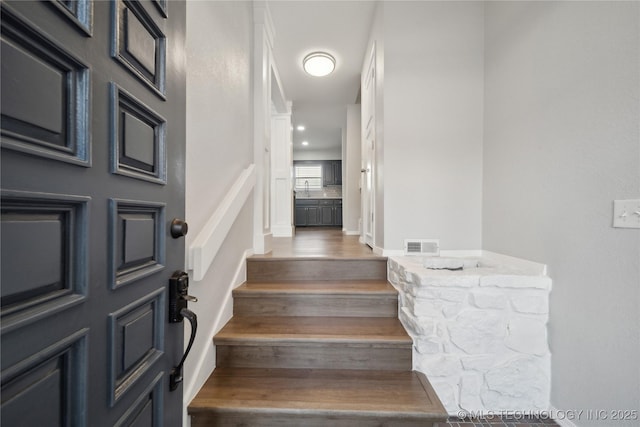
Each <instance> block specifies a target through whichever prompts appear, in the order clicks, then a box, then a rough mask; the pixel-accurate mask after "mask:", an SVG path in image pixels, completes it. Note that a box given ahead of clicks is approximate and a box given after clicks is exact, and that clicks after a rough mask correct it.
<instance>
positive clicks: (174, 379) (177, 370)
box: [169, 308, 198, 391]
mask: <svg viewBox="0 0 640 427" xmlns="http://www.w3.org/2000/svg"><path fill="white" fill-rule="evenodd" d="M180 315H181V316H182V317H184V318H185V319H187V320H188V321H189V323H190V324H191V337H189V344H188V345H187V349H186V350H185V352H184V354H183V355H182V359H180V363H178V365H177V366H176V367H174V368H173V369H172V370H171V374H170V375H169V390H170V391H174V390H176V389H177V388H178V385H179V384H180V383H181V382H182V380H183V379H184V378H183V377H182V367H183V366H184V361H185V360H186V359H187V356H188V355H189V352H190V351H191V346H193V341H194V340H195V339H196V332H197V331H198V316H196V314H195V313H194V312H193V311H191V310H189V309H188V308H183V309H182V310H180Z"/></svg>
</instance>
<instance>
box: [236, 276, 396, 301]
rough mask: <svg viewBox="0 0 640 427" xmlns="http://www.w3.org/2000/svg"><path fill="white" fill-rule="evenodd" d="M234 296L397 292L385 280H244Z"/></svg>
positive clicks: (391, 294) (379, 293) (394, 293)
mask: <svg viewBox="0 0 640 427" xmlns="http://www.w3.org/2000/svg"><path fill="white" fill-rule="evenodd" d="M233 293H234V296H236V295H239V296H243V297H250V296H256V297H259V296H276V295H291V294H303V295H361V296H372V297H379V296H391V297H397V295H398V292H397V291H396V290H395V288H394V287H393V286H391V284H390V283H389V282H387V281H386V280H362V281H361V280H350V281H326V282H321V281H292V282H246V283H243V284H242V285H240V286H239V287H238V288H236V289H234V291H233Z"/></svg>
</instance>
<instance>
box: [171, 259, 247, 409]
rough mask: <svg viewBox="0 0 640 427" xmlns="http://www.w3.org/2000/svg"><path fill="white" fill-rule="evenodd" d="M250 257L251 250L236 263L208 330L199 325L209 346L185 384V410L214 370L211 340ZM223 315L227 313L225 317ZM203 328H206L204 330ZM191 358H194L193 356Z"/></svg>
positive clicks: (230, 306)
mask: <svg viewBox="0 0 640 427" xmlns="http://www.w3.org/2000/svg"><path fill="white" fill-rule="evenodd" d="M251 255H253V251H252V250H251V249H248V250H246V251H244V253H243V254H242V258H241V260H240V262H239V263H238V266H237V268H236V271H235V274H234V276H233V279H232V281H231V283H229V286H228V287H227V290H226V292H225V296H224V299H223V300H222V301H221V302H220V307H221V308H220V311H219V312H218V316H217V317H216V319H215V320H214V322H213V323H212V324H211V325H210V326H209V327H208V328H206V325H199V326H200V330H199V331H198V334H205V337H209V338H208V339H209V342H211V345H209V346H207V347H206V348H205V351H203V352H202V353H201V354H200V355H198V358H197V361H196V364H195V369H194V372H196V375H194V376H193V377H192V378H190V380H189V382H188V383H185V387H184V395H183V403H184V405H185V408H186V407H187V405H189V402H191V400H192V399H193V398H194V397H195V395H196V394H197V392H198V390H200V388H201V387H202V385H203V384H204V382H205V381H206V380H207V378H209V376H210V375H211V373H212V372H213V369H214V368H215V348H214V346H213V342H212V341H211V339H212V338H213V336H214V335H215V334H216V332H218V331H219V330H220V329H221V328H222V327H223V326H224V325H225V324H226V323H227V322H228V321H229V318H230V317H231V316H229V315H228V313H233V298H232V291H233V290H234V289H235V288H237V287H238V286H240V285H241V284H242V283H244V282H245V281H246V278H247V267H246V265H247V258H248V257H250V256H251ZM225 313H227V315H226V316H225ZM204 328H206V330H205V329H204ZM191 356H192V357H194V356H195V354H193V355H191ZM207 360H213V361H214V366H210V365H211V364H210V363H207Z"/></svg>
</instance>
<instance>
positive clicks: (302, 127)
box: [296, 125, 305, 131]
mask: <svg viewBox="0 0 640 427" xmlns="http://www.w3.org/2000/svg"><path fill="white" fill-rule="evenodd" d="M296 129H298V130H299V131H303V130H304V129H305V128H304V126H302V125H299V126H298V127H297V128H296Z"/></svg>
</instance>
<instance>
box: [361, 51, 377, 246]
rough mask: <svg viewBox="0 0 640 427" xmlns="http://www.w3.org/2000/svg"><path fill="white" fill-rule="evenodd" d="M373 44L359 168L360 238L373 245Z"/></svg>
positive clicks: (364, 96)
mask: <svg viewBox="0 0 640 427" xmlns="http://www.w3.org/2000/svg"><path fill="white" fill-rule="evenodd" d="M375 57H376V55H375V45H374V47H373V49H372V50H371V56H370V58H369V65H368V67H367V71H366V73H365V78H364V81H363V85H362V86H363V91H362V94H363V97H362V98H363V103H362V109H363V112H362V113H363V114H362V118H363V120H362V125H363V129H362V169H361V172H362V173H361V174H360V175H361V180H362V182H361V185H360V188H361V191H362V193H361V197H362V240H363V241H364V243H366V244H367V245H369V246H371V247H373V240H374V239H373V230H374V220H375V218H374V208H373V207H374V200H375V199H374V198H375V191H374V168H373V159H375V136H376V133H375V131H376V126H375V125H376V116H375V112H376V108H375V105H376V104H375V100H376V68H375Z"/></svg>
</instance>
